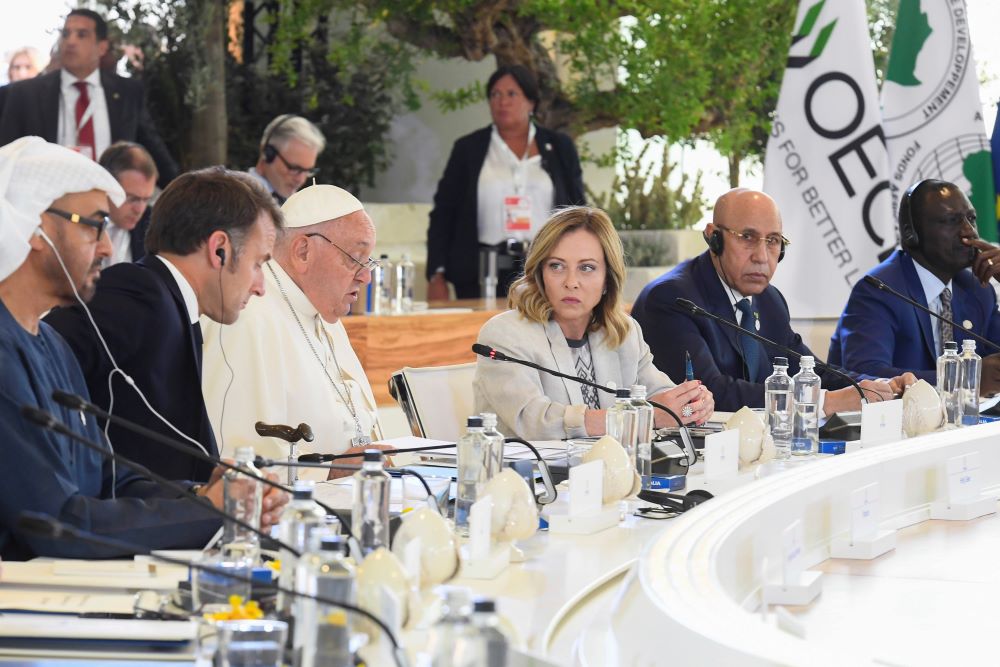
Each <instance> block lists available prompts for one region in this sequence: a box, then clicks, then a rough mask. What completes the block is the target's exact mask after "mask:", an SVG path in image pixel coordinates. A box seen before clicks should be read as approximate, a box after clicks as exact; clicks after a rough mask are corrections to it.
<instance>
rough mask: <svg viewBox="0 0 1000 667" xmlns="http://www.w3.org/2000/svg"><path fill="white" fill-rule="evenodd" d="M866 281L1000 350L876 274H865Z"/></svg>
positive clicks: (999, 346) (988, 340)
mask: <svg viewBox="0 0 1000 667" xmlns="http://www.w3.org/2000/svg"><path fill="white" fill-rule="evenodd" d="M864 281H865V282H866V283H868V284H869V285H871V286H872V287H874V288H875V289H877V290H880V291H882V292H885V293H887V294H891V295H893V296H894V297H896V298H897V299H902V300H903V301H905V302H906V303H908V304H910V305H911V306H913V307H914V308H917V309H919V310H922V311H924V312H925V313H927V314H928V315H930V316H932V317H936V318H937V319H939V320H941V321H942V322H947V323H948V324H950V325H951V326H953V327H955V328H956V329H961V330H962V331H964V332H965V333H966V334H968V335H969V336H971V337H972V338H975V339H976V340H978V341H979V342H981V343H985V344H986V345H988V346H989V347H991V348H993V349H994V350H997V351H1000V345H997V344H996V343H994V342H993V341H991V340H990V339H989V338H984V337H983V336H980V335H979V334H977V333H976V332H974V331H972V330H971V329H969V328H968V327H963V326H962V325H961V324H959V323H958V322H953V321H951V320H949V319H948V318H947V317H945V316H944V315H940V314H938V313H935V312H934V311H933V310H931V309H930V308H928V307H927V306H925V305H924V304H922V303H920V302H918V301H914V300H913V299H911V298H910V297H908V296H906V295H905V294H901V293H900V292H897V291H896V290H894V289H893V288H891V287H889V286H888V285H886V284H885V283H884V282H882V281H881V280H879V279H878V278H876V277H875V276H865V277H864Z"/></svg>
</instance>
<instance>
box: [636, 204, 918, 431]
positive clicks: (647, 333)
mask: <svg viewBox="0 0 1000 667" xmlns="http://www.w3.org/2000/svg"><path fill="white" fill-rule="evenodd" d="M705 239H706V241H707V242H708V245H709V249H708V250H706V251H705V252H704V253H702V254H701V255H699V256H698V257H695V258H694V259H690V260H687V261H684V262H682V263H681V264H679V265H677V266H676V267H674V269H672V270H671V271H669V272H668V273H666V274H664V275H662V276H660V277H659V278H657V279H656V280H654V281H653V282H652V283H650V284H649V285H647V286H646V287H645V288H644V289H643V291H642V293H641V294H640V295H639V298H638V299H636V302H635V306H634V307H633V308H632V317H633V318H635V319H636V321H638V322H639V324H640V325H641V326H642V331H643V336H644V337H645V339H646V342H647V343H648V344H649V348H650V350H651V351H652V353H653V363H654V364H656V366H657V367H658V368H659V369H660V370H662V371H663V372H664V373H666V374H668V375H669V376H670V377H674V378H682V377H685V362H686V354H687V353H689V354H690V355H691V365H692V370H693V372H694V376H695V377H696V378H697V379H699V380H701V381H702V382H703V383H704V384H705V386H707V387H708V388H709V389H710V390H711V391H712V394H713V395H714V396H715V407H716V409H717V410H723V411H735V410H739V409H740V408H741V407H743V406H749V407H751V408H761V407H764V380H765V379H766V378H767V377H768V376H769V375H770V374H771V373H772V372H773V371H774V368H773V364H772V360H773V358H774V357H775V356H786V355H785V353H784V352H782V351H779V350H773V349H767V347H766V346H765V345H764V344H763V343H760V342H759V341H756V340H754V339H752V338H750V337H749V336H744V335H741V334H739V333H738V332H736V331H734V330H733V329H730V328H728V327H724V326H722V325H720V324H718V323H716V322H713V321H712V320H710V319H708V318H703V317H695V316H694V315H691V314H689V313H684V312H682V311H681V310H679V309H677V308H676V306H675V301H676V299H677V298H684V299H689V300H690V301H692V302H694V303H695V304H696V305H698V306H700V307H702V308H704V309H705V310H707V311H709V312H711V313H714V314H716V315H718V316H719V317H722V318H724V319H727V320H731V321H734V322H736V323H737V324H739V325H740V326H741V327H743V328H744V329H748V330H752V331H755V332H756V333H759V334H760V335H761V336H764V337H765V338H769V339H771V340H773V341H775V342H776V343H779V344H781V345H784V346H786V347H790V348H792V349H794V350H796V351H798V352H799V353H800V354H803V355H812V354H813V353H812V352H811V351H810V350H809V348H808V347H806V345H805V344H804V343H803V342H802V337H801V336H799V335H798V334H797V333H795V332H794V331H792V327H791V323H790V320H791V317H790V315H789V313H788V304H787V303H786V302H785V298H784V297H783V296H782V295H781V292H779V291H778V290H777V288H775V287H773V286H772V285H771V276H772V275H773V274H774V270H775V269H776V268H777V266H778V262H779V261H781V259H782V258H783V257H784V254H785V251H786V249H787V246H788V244H789V241H788V239H786V238H785V237H784V236H783V235H782V233H781V215H780V213H779V212H778V206H777V204H776V203H775V202H774V200H773V199H771V197H769V196H768V195H766V194H764V193H763V192H757V191H755V190H748V189H745V188H737V189H735V190H730V191H729V192H727V193H726V194H724V195H722V196H721V197H719V199H718V201H716V203H715V209H714V211H713V216H712V222H711V223H710V224H709V225H708V226H707V227H706V228H705ZM798 365H799V364H798V359H795V358H791V359H789V371H788V372H789V374H795V373H797V372H798ZM817 372H818V374H819V375H820V377H821V378H822V381H823V387H824V389H827V390H831V391H826V392H824V398H823V399H821V400H822V401H823V406H824V412H825V413H826V414H827V415H832V414H833V413H835V412H839V411H843V410H857V409H859V407H860V398H859V397H858V394H857V392H856V391H855V390H854V388H853V387H851V386H850V385H849V383H847V381H846V380H845V379H844V378H841V377H838V376H837V375H836V374H834V373H829V372H824V371H823V370H818V371H817ZM894 383H895V384H897V385H899V384H900V381H899V380H895V381H894ZM861 386H862V387H864V388H866V389H869V390H871V391H872V392H875V393H877V394H879V395H881V396H883V397H884V398H891V397H892V395H893V394H894V393H896V391H897V390H901V389H902V387H901V386H898V387H897V386H893V385H891V384H890V383H887V382H880V381H873V380H862V381H861Z"/></svg>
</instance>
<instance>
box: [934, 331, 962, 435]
mask: <svg viewBox="0 0 1000 667" xmlns="http://www.w3.org/2000/svg"><path fill="white" fill-rule="evenodd" d="M961 375H962V360H961V359H960V358H959V356H958V343H956V342H954V341H952V342H949V343H945V344H944V354H942V355H941V356H940V357H938V359H937V392H938V396H940V397H941V407H942V408H944V427H945V428H955V427H958V426H961V425H962V388H961V384H960V380H961Z"/></svg>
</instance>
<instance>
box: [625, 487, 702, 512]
mask: <svg viewBox="0 0 1000 667" xmlns="http://www.w3.org/2000/svg"><path fill="white" fill-rule="evenodd" d="M712 498H714V496H713V495H712V494H711V493H709V492H708V491H705V490H704V489H692V490H691V491H688V492H687V493H686V494H685V495H683V496H682V495H680V494H678V493H666V492H665V491H652V490H648V489H647V490H646V491H640V492H639V499H640V500H645V501H646V502H647V503H654V504H656V505H659V506H660V507H663V508H664V509H667V510H670V511H671V512H676V513H677V514H681V513H683V512H687V511H688V510H689V509H692V508H694V507H697V506H698V505H701V504H702V503H703V502H705V501H706V500H711V499H712Z"/></svg>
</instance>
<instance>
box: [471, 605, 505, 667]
mask: <svg viewBox="0 0 1000 667" xmlns="http://www.w3.org/2000/svg"><path fill="white" fill-rule="evenodd" d="M470 640H471V641H470V650H469V654H470V657H472V656H474V657H473V663H472V664H475V665H480V666H482V667H507V646H508V644H509V640H508V639H507V636H506V635H504V634H503V633H502V632H501V631H500V622H499V620H498V619H497V615H496V603H495V602H494V601H493V600H487V599H479V600H476V601H475V602H474V603H473V605H472V632H471V633H470Z"/></svg>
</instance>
